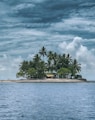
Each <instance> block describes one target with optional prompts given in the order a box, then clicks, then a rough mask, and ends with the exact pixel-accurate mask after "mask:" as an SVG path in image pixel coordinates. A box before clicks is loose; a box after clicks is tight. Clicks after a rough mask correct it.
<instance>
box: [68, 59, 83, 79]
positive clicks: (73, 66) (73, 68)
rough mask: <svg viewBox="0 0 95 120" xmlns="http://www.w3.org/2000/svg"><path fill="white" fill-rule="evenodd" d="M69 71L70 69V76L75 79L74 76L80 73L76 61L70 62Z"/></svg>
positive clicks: (79, 65) (79, 67) (79, 66)
mask: <svg viewBox="0 0 95 120" xmlns="http://www.w3.org/2000/svg"><path fill="white" fill-rule="evenodd" d="M70 69H71V74H72V75H71V76H74V77H75V75H76V74H77V73H79V72H80V71H81V64H79V63H78V61H77V60H76V59H74V60H73V61H72V64H71V67H70Z"/></svg>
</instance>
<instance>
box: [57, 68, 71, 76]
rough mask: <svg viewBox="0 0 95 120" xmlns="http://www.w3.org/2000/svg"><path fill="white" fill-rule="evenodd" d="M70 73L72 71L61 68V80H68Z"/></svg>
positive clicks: (59, 71) (59, 72)
mask: <svg viewBox="0 0 95 120" xmlns="http://www.w3.org/2000/svg"><path fill="white" fill-rule="evenodd" d="M70 73H71V71H70V70H69V69H68V68H60V69H59V70H58V74H59V77H61V78H66V77H67V76H68V75H69V74H70Z"/></svg>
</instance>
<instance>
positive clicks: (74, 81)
mask: <svg viewBox="0 0 95 120" xmlns="http://www.w3.org/2000/svg"><path fill="white" fill-rule="evenodd" d="M0 82H15V83H78V82H80V83H81V82H87V81H85V80H78V79H41V80H40V79H37V80H34V79H33V80H0Z"/></svg>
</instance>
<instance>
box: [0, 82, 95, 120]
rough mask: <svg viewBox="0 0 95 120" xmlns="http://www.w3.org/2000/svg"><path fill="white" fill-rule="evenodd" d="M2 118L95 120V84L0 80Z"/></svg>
mask: <svg viewBox="0 0 95 120" xmlns="http://www.w3.org/2000/svg"><path fill="white" fill-rule="evenodd" d="M0 120H95V83H0Z"/></svg>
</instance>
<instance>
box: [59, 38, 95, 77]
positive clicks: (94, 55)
mask: <svg viewBox="0 0 95 120" xmlns="http://www.w3.org/2000/svg"><path fill="white" fill-rule="evenodd" d="M82 41H83V39H82V38H80V37H75V38H74V39H73V41H71V42H70V43H67V42H63V43H61V44H59V47H60V48H61V49H62V51H64V52H65V53H70V54H71V55H72V56H73V58H76V59H78V61H79V62H80V63H81V67H82V74H83V75H84V76H85V77H86V78H87V76H88V77H89V79H95V49H94V48H93V49H88V48H87V47H86V46H84V45H82ZM93 51H94V52H93ZM92 73H93V74H92ZM90 74H92V75H91V76H90ZM92 76H93V77H92Z"/></svg>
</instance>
